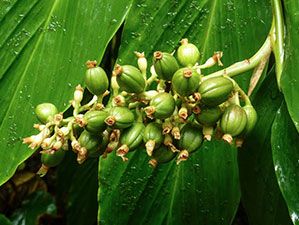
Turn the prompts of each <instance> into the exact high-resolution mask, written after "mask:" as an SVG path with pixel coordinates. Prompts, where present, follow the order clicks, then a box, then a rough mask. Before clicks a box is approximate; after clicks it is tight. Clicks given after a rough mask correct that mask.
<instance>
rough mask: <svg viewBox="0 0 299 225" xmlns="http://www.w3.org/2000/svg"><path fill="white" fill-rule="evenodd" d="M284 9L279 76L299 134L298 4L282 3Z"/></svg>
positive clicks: (294, 2) (293, 2) (291, 2)
mask: <svg viewBox="0 0 299 225" xmlns="http://www.w3.org/2000/svg"><path fill="white" fill-rule="evenodd" d="M284 7H285V18H286V20H285V24H286V39H285V61H284V67H283V72H282V76H281V88H282V92H283V94H284V97H285V100H286V103H287V107H288V110H289V113H290V116H291V118H292V120H293V122H294V124H295V126H296V129H297V131H298V132H299V115H298V111H299V104H298V99H299V94H298V85H299V79H298V63H297V62H298V60H299V53H298V49H297V47H296V46H298V44H299V37H298V30H297V27H298V25H299V15H298V14H297V12H298V10H299V3H298V2H297V1H284Z"/></svg>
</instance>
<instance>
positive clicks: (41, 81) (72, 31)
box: [0, 0, 131, 185]
mask: <svg viewBox="0 0 299 225" xmlns="http://www.w3.org/2000/svg"><path fill="white" fill-rule="evenodd" d="M7 2H8V3H7V4H8V5H5V3H4V2H3V1H2V3H1V4H4V5H5V8H3V9H2V8H1V13H0V15H1V17H0V19H2V20H1V32H3V34H4V36H1V38H0V41H1V42H0V43H1V45H0V48H1V50H0V52H1V57H0V60H1V62H5V63H3V64H1V69H0V71H2V74H1V75H0V77H2V79H1V81H0V94H1V96H2V97H1V109H0V118H1V120H2V121H1V124H0V140H1V147H0V171H1V174H0V185H1V184H3V183H4V182H5V181H6V180H7V179H9V177H11V176H12V174H13V173H14V171H15V169H16V167H17V166H18V165H19V164H20V163H21V162H22V161H24V160H25V159H27V158H28V157H29V156H30V155H31V154H32V153H33V151H31V150H29V149H28V148H27V147H26V146H25V145H23V144H22V143H21V142H22V138H23V137H26V136H29V135H31V134H32V133H33V131H32V124H33V123H34V122H37V121H36V119H35V118H34V115H33V109H34V107H35V106H36V105H37V104H39V103H42V102H52V103H54V104H56V105H57V107H58V108H59V110H61V111H62V110H63V109H64V108H65V106H66V105H68V101H69V99H71V98H72V92H73V90H74V87H75V85H76V84H78V83H82V78H83V76H82V75H83V74H84V71H85V65H84V63H85V62H86V61H87V60H89V59H97V60H98V61H100V60H101V58H102V56H103V54H104V51H105V48H106V46H107V44H108V42H109V40H110V39H111V37H112V36H113V35H114V33H115V32H116V30H117V29H118V28H119V26H120V24H121V23H122V21H123V20H124V18H125V16H126V13H127V11H128V9H129V7H130V4H131V1H125V0H121V1H117V2H109V1H97V0H92V1H89V2H88V4H87V3H86V1H83V0H77V1H70V0H69V1H67V0H66V1H54V0H49V1H42V0H39V1H38V0H35V1H21V0H19V1H7ZM9 4H13V5H9ZM36 7H37V8H36ZM112 12H113V13H112ZM19 13H21V14H22V15H24V16H20V17H19V15H20V14H19ZM16 19H18V20H17V21H16ZM16 23H17V25H15V24H16ZM8 28H9V29H8ZM28 29H30V31H29V30H28ZM19 30H20V31H23V30H25V31H28V36H27V34H26V35H25V36H24V37H23V36H21V37H19V36H18V35H19V33H18V31H19ZM22 35H23V34H22ZM2 43H3V44H2ZM11 43H12V45H14V44H19V45H17V46H16V47H17V50H16V51H17V56H16V55H14V54H8V53H7V51H8V52H9V51H12V50H14V47H13V46H11ZM2 54H3V55H2Z"/></svg>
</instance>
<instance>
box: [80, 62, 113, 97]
mask: <svg viewBox="0 0 299 225" xmlns="http://www.w3.org/2000/svg"><path fill="white" fill-rule="evenodd" d="M86 64H87V67H88V69H87V71H86V73H85V77H84V82H85V84H86V87H87V89H88V90H89V91H90V93H92V94H93V95H102V94H104V92H105V91H106V90H107V89H108V87H109V81H108V77H107V74H106V72H105V71H104V70H103V69H102V68H101V67H97V66H96V61H88V62H87V63H86Z"/></svg>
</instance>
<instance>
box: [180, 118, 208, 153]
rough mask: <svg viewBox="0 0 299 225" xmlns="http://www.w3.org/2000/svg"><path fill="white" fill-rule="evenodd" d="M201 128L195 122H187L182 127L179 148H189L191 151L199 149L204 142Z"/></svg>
mask: <svg viewBox="0 0 299 225" xmlns="http://www.w3.org/2000/svg"><path fill="white" fill-rule="evenodd" d="M202 140H203V138H202V132H201V129H200V128H199V127H198V126H196V125H193V124H186V125H185V126H184V127H183V128H182V129H181V138H180V140H179V148H180V149H181V150H187V151H188V152H189V153H191V152H194V151H196V150H197V149H199V147H200V146H201V143H202Z"/></svg>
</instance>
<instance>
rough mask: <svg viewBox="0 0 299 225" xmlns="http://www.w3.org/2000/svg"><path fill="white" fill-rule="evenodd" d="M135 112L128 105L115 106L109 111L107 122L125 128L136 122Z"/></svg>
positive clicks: (115, 126) (109, 124) (118, 127)
mask: <svg viewBox="0 0 299 225" xmlns="http://www.w3.org/2000/svg"><path fill="white" fill-rule="evenodd" d="M134 120H135V118H134V114H133V113H132V112H131V111H130V110H129V109H128V108H126V107H113V108H111V109H110V111H109V116H108V117H107V118H106V120H105V123H106V124H107V125H108V126H113V127H114V128H117V129H124V128H128V127H130V126H132V124H133V123H134Z"/></svg>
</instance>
